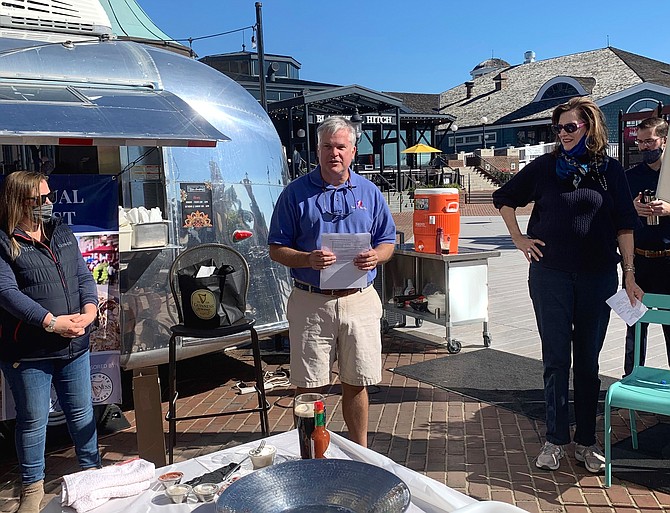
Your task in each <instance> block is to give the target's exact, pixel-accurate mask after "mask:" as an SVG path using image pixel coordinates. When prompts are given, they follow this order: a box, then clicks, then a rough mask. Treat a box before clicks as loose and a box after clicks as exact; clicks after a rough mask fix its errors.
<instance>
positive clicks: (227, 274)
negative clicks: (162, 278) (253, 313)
mask: <svg viewBox="0 0 670 513" xmlns="http://www.w3.org/2000/svg"><path fill="white" fill-rule="evenodd" d="M203 266H209V267H215V268H216V269H215V271H214V273H213V274H212V275H211V276H207V277H204V278H202V277H201V278H196V276H197V274H198V271H199V270H200V268H201V267H203ZM177 278H178V280H179V290H180V292H181V302H182V309H183V312H184V326H186V327H187V328H195V329H213V328H220V327H223V326H230V325H231V324H234V323H236V322H237V321H239V320H240V319H242V318H244V311H245V306H246V305H245V304H244V301H243V297H244V294H243V290H244V272H243V271H236V270H235V268H234V267H233V266H232V265H222V266H221V267H217V266H216V263H215V262H214V260H213V259H211V258H210V259H209V260H205V261H203V262H200V263H197V264H193V265H190V266H188V267H184V268H183V269H180V270H179V271H177Z"/></svg>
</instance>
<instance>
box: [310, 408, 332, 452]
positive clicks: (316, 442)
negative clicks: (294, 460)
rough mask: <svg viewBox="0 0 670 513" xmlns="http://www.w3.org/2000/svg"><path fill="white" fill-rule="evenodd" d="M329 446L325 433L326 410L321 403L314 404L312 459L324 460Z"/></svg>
mask: <svg viewBox="0 0 670 513" xmlns="http://www.w3.org/2000/svg"><path fill="white" fill-rule="evenodd" d="M328 445H330V433H329V432H328V431H326V410H325V407H324V405H323V401H315V402H314V431H313V432H312V448H313V450H312V454H313V455H314V458H325V456H324V454H325V452H326V450H327V449H328Z"/></svg>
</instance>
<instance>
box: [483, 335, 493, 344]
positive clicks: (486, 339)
mask: <svg viewBox="0 0 670 513" xmlns="http://www.w3.org/2000/svg"><path fill="white" fill-rule="evenodd" d="M484 347H491V335H484Z"/></svg>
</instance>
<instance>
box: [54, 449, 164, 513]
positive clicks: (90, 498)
mask: <svg viewBox="0 0 670 513" xmlns="http://www.w3.org/2000/svg"><path fill="white" fill-rule="evenodd" d="M155 473H156V466H155V465H154V464H153V463H151V462H149V461H146V460H143V459H140V458H135V459H132V460H128V461H125V462H122V463H118V464H116V465H110V466H109V467H104V468H100V469H95V470H82V471H81V472H76V473H74V474H68V475H66V476H63V484H62V487H61V503H62V505H63V506H70V507H71V508H74V509H75V510H76V511H77V512H78V513H83V512H85V511H89V510H91V509H93V508H97V507H98V506H100V505H102V504H104V503H105V502H107V501H108V500H109V499H113V498H115V497H130V496H133V495H137V494H140V493H142V492H143V491H144V490H147V489H148V488H149V486H150V485H151V480H152V479H153V478H154V474H155Z"/></svg>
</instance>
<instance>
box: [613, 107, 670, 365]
mask: <svg viewBox="0 0 670 513" xmlns="http://www.w3.org/2000/svg"><path fill="white" fill-rule="evenodd" d="M667 141H668V123H667V122H666V121H665V120H664V119H661V118H655V117H650V118H647V119H644V120H642V122H640V124H639V125H637V139H636V141H635V143H636V144H637V147H638V148H639V150H640V155H641V156H642V162H640V163H639V164H638V165H637V166H634V167H632V168H630V169H628V170H627V171H626V178H627V179H628V186H629V187H630V192H631V196H632V198H633V206H634V207H635V210H636V212H637V214H638V215H639V216H640V224H639V225H638V227H637V228H636V230H635V262H634V265H635V281H636V282H637V283H638V285H640V287H642V288H643V289H644V291H645V292H652V293H654V294H670V217H669V216H670V203H668V202H667V201H663V200H661V199H657V200H654V201H647V202H645V200H644V198H643V193H644V191H652V192H654V196H655V191H656V187H657V186H658V179H659V177H660V174H661V164H662V158H661V157H662V155H663V153H664V150H665V145H666V144H667ZM663 158H670V157H667V156H665V157H663ZM649 219H654V220H656V221H657V222H656V224H653V221H652V224H650V223H649ZM648 328H649V324H648V323H646V322H643V323H641V329H642V332H641V335H642V338H641V340H640V342H641V344H640V362H639V363H640V365H644V363H645V360H646V356H647V331H648ZM663 335H664V337H665V350H666V354H667V357H668V362H669V363H670V326H667V325H665V324H664V325H663ZM634 360H635V326H629V327H628V328H627V330H626V355H625V357H624V365H623V368H624V376H628V375H629V374H630V373H631V372H633V362H634Z"/></svg>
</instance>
